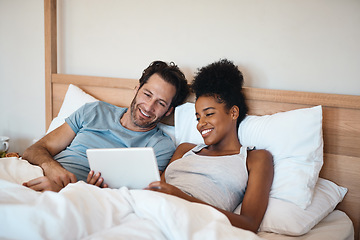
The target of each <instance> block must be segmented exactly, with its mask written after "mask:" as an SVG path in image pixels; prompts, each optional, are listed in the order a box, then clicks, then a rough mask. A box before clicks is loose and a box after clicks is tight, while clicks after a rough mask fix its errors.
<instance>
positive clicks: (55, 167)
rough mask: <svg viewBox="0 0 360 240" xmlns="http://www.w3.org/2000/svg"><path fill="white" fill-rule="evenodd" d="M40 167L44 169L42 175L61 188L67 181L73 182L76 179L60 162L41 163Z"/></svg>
mask: <svg viewBox="0 0 360 240" xmlns="http://www.w3.org/2000/svg"><path fill="white" fill-rule="evenodd" d="M41 167H42V169H43V170H44V175H45V176H46V177H48V178H49V179H50V180H52V181H53V182H55V183H56V184H57V185H59V186H61V187H62V188H63V187H65V186H66V185H68V184H69V183H75V182H76V181H77V179H76V176H75V175H74V174H73V173H71V172H69V171H68V170H66V169H65V168H63V167H62V166H61V165H60V163H58V162H56V161H52V162H47V163H43V164H42V165H41Z"/></svg>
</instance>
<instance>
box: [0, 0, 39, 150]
mask: <svg viewBox="0 0 360 240" xmlns="http://www.w3.org/2000/svg"><path fill="white" fill-rule="evenodd" d="M43 8H44V4H43V1H42V0H0V135H6V136H9V137H10V149H9V151H14V152H19V153H22V152H23V151H24V149H25V148H26V147H27V146H29V145H30V144H31V143H32V140H33V139H35V138H39V137H41V136H42V135H43V134H44V132H45V102H44V99H45V83H44V76H45V69H44V13H43V12H44V10H43Z"/></svg>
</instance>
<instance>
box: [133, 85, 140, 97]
mask: <svg viewBox="0 0 360 240" xmlns="http://www.w3.org/2000/svg"><path fill="white" fill-rule="evenodd" d="M139 88H140V84H138V85H136V86H135V88H134V94H135V95H136V94H137V92H138V91H139Z"/></svg>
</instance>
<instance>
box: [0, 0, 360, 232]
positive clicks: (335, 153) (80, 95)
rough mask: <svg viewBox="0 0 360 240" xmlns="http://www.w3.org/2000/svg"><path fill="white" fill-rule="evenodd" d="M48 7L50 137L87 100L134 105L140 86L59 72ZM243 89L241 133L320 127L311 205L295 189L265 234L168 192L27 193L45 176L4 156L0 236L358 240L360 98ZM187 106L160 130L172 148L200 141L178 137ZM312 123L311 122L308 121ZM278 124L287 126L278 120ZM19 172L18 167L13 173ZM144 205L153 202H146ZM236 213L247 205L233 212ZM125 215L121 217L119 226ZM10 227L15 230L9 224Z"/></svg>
mask: <svg viewBox="0 0 360 240" xmlns="http://www.w3.org/2000/svg"><path fill="white" fill-rule="evenodd" d="M44 7H45V78H46V79H45V80H46V84H45V88H46V128H47V129H49V130H48V131H51V129H53V128H54V127H56V125H58V124H60V123H61V122H58V121H59V120H60V121H61V118H62V119H63V118H64V117H65V116H66V115H68V114H70V113H71V112H72V111H74V109H76V108H77V107H78V106H77V105H79V106H80V105H81V104H83V103H84V102H89V101H95V100H101V101H106V102H109V103H111V104H114V105H117V106H129V104H130V101H131V99H132V97H133V90H134V87H135V86H136V85H137V83H138V80H136V79H123V78H108V77H92V76H79V75H66V74H59V73H58V72H57V44H56V39H57V31H56V28H57V24H56V0H45V1H44ZM244 91H245V96H246V99H247V103H248V106H249V109H250V112H249V115H250V116H251V117H252V119H253V120H254V121H250V120H251V119H250V118H249V120H248V121H247V122H245V123H244V125H245V124H248V125H251V124H253V123H254V122H256V121H263V122H266V124H268V119H269V118H271V119H272V120H274V122H276V124H277V125H282V124H283V122H281V121H286V122H288V121H289V119H290V120H291V121H294V124H293V125H291V128H292V131H293V132H296V131H298V133H297V134H298V135H297V136H296V137H293V138H294V139H295V140H297V137H299V139H300V138H301V137H302V136H301V135H306V134H307V133H308V132H309V135H307V136H308V138H309V137H312V135H311V134H310V132H311V131H310V130H309V131H308V129H309V128H310V127H309V126H308V125H304V126H303V122H306V121H308V120H309V121H315V122H316V123H315V124H314V125H316V127H317V130H316V134H317V137H318V136H319V134H320V136H321V139H320V140H318V141H317V144H318V147H317V148H316V149H315V150H314V151H316V152H317V157H318V159H320V162H319V163H318V164H315V165H314V166H315V167H314V166H312V167H311V169H317V170H313V172H312V173H311V174H312V180H313V182H312V188H311V189H310V193H309V194H310V198H309V199H311V202H309V203H308V204H306V205H302V206H301V207H299V206H300V205H301V204H300V205H296V204H294V202H291V201H292V200H294V201H297V200H298V199H300V198H297V197H296V192H295V193H294V191H292V192H291V193H292V194H290V195H291V196H285V197H284V198H287V197H288V198H289V199H290V200H289V201H290V202H289V201H282V200H280V201H279V200H278V199H276V198H272V199H271V201H270V202H269V207H268V212H267V213H266V215H265V217H264V221H263V223H262V225H261V226H260V229H259V232H258V233H257V234H253V233H251V232H248V231H243V230H241V229H237V228H234V227H231V225H230V224H229V222H228V221H227V219H226V218H224V216H222V214H219V213H218V212H217V211H215V210H214V209H212V208H211V207H208V206H203V205H200V204H191V203H188V202H185V201H181V200H179V199H176V198H174V197H171V196H163V195H164V194H150V195H149V194H148V193H147V192H148V191H130V190H128V189H126V188H122V189H120V190H111V189H100V188H97V187H93V186H90V185H88V184H84V183H81V182H79V183H76V184H71V186H69V187H66V188H65V189H64V190H63V191H62V192H61V194H57V193H47V194H41V193H35V192H29V191H28V190H27V189H26V188H24V187H22V186H21V185H19V183H21V182H22V181H25V180H26V179H29V178H33V177H36V176H40V175H41V174H42V171H41V169H39V168H38V167H36V166H31V165H29V164H28V163H27V162H26V161H23V160H21V159H14V158H8V159H4V160H3V161H4V162H2V164H3V169H4V170H3V176H2V178H1V179H0V187H1V190H0V192H2V194H3V195H2V199H1V200H2V202H1V204H0V214H1V215H2V216H1V218H2V219H7V220H6V221H5V223H6V222H7V221H9V224H8V225H6V224H1V225H0V238H10V237H13V238H19V239H20V238H21V237H24V236H27V237H28V236H31V235H21V234H26V233H29V234H33V235H32V236H34V238H39V239H41V238H57V239H68V238H69V237H71V238H82V239H97V238H98V239H108V238H109V239H110V238H111V239H113V238H120V239H122V238H127V239H129V238H130V239H360V238H359V229H360V204H359V202H360V185H359V182H360V172H359V169H360V147H359V146H360V124H359V122H360V96H350V95H336V94H324V93H311V92H299V91H284V90H271V89H258V88H245V89H244ZM187 101H188V103H187V104H184V105H182V106H181V107H179V108H178V110H177V111H176V112H175V114H173V115H171V116H169V117H168V118H166V119H164V120H163V122H162V128H163V130H164V131H165V132H167V133H168V134H169V135H171V136H172V137H173V139H174V141H175V142H176V144H179V143H180V142H181V141H194V142H196V141H198V136H194V135H192V134H191V133H190V131H188V132H189V135H186V134H185V135H184V134H183V135H182V136H180V137H179V136H178V135H177V134H176V133H177V131H179V130H178V129H181V130H183V129H184V128H181V125H186V126H193V124H194V123H193V119H191V118H190V117H186V118H184V116H188V115H186V114H188V113H191V111H193V102H194V97H193V96H190V97H189V99H188V100H187ZM71 108H72V109H71ZM185 113H186V114H185ZM309 115H310V116H311V117H309V118H303V116H306V117H308V116H309ZM284 116H286V117H284ZM184 119H186V120H184ZM279 119H282V120H281V121H280V122H279ZM304 119H305V120H304ZM314 119H315V120H314ZM186 121H189V122H186ZM248 125H246V126H248ZM266 126H268V125H266ZM311 126H313V125H311ZM189 129H190V128H189ZM241 129H245V130H244V131H243V132H241V134H242V135H244V136H248V134H251V133H248V132H246V131H249V130H247V129H251V128H249V127H248V128H246V127H244V126H243V127H241ZM296 129H298V130H296ZM182 132H185V131H182ZM282 132H283V134H285V135H286V136H288V134H289V131H287V130H286V129H285V130H283V131H282ZM270 133H271V132H270ZM270 133H269V134H270ZM305 133H306V134H305ZM239 134H240V133H239ZM241 134H240V135H239V137H240V138H241V136H242V135H241ZM295 140H294V141H295ZM254 141H256V140H254ZM251 143H252V142H251V141H250V142H249V144H251ZM257 145H259V144H257ZM288 149H291V148H288ZM274 151H276V150H274ZM5 161H6V162H5ZM14 169H17V171H15V173H14ZM4 172H5V174H4ZM6 174H8V175H6ZM275 174H276V172H275ZM4 175H6V176H5V177H4ZM284 177H289V176H288V175H285V176H284ZM295 180H296V179H295ZM308 185H309V183H308ZM310 185H311V184H310ZM293 188H294V187H293ZM292 190H293V189H292ZM330 192H331V194H330ZM294 194H295V195H294ZM4 196H6V197H4ZM294 196H295V198H296V199H294ZM324 196H326V197H324ZM144 198H147V199H149V201H146V202H144V201H142V199H144ZM4 199H5V200H4ZM280 199H281V197H280ZM324 199H325V200H324ZM6 201H7V202H6ZM119 202H124V205H121V206H123V207H121V208H120V207H119V205H118V203H119ZM31 204H32V205H31ZM34 205H35V206H36V208H34V207H33V206H34ZM94 206H96V207H94ZM124 206H125V207H124ZM240 208H241V205H240V206H239V207H238V208H237V209H235V212H236V211H237V212H238V211H240V210H239V209H240ZM56 209H57V210H56ZM124 209H125V210H124ZM149 209H151V210H149ZM286 209H290V210H291V211H286ZM130 212H131V214H130ZM41 213H42V214H41ZM133 213H136V214H133ZM17 214H18V215H17ZM120 215H121V216H122V217H121V218H118V217H119V216H120ZM169 215H172V217H171V216H169ZM16 216H21V218H20V217H16ZM44 216H45V217H44ZM174 216H176V217H174ZM180 219H181V220H180ZM11 221H16V222H17V224H16V225H14V224H11V223H13V222H11ZM19 229H21V231H19ZM6 234H7V235H6Z"/></svg>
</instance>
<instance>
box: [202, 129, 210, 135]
mask: <svg viewBox="0 0 360 240" xmlns="http://www.w3.org/2000/svg"><path fill="white" fill-rule="evenodd" d="M211 131H212V129H205V130H203V131H201V134H202V135H205V134H207V133H209V132H211Z"/></svg>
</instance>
